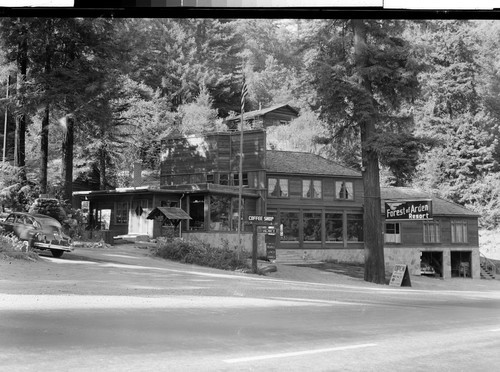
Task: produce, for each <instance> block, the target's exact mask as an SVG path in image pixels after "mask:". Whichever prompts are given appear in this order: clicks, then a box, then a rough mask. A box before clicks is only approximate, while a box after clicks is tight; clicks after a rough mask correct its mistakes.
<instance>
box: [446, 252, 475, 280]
mask: <svg viewBox="0 0 500 372" xmlns="http://www.w3.org/2000/svg"><path fill="white" fill-rule="evenodd" d="M471 267H472V252H471V251H455V252H451V277H452V278H458V277H461V278H472V273H471Z"/></svg>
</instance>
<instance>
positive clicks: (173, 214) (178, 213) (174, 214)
mask: <svg viewBox="0 0 500 372" xmlns="http://www.w3.org/2000/svg"><path fill="white" fill-rule="evenodd" d="M161 215H163V216H165V217H167V218H168V219H169V220H191V219H192V218H191V217H189V214H187V213H186V212H185V211H184V210H182V209H181V208H175V207H156V208H155V209H153V210H152V211H151V212H150V213H149V215H148V217H147V219H148V220H152V219H154V218H155V217H157V216H161Z"/></svg>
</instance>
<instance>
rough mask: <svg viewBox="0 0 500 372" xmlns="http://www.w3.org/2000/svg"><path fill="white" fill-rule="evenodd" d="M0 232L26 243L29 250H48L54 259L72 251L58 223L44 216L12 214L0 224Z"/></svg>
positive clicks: (70, 243)
mask: <svg viewBox="0 0 500 372" xmlns="http://www.w3.org/2000/svg"><path fill="white" fill-rule="evenodd" d="M0 231H1V232H2V233H3V234H9V233H11V234H14V235H15V236H17V237H18V238H19V239H20V240H24V241H26V242H27V244H28V246H29V247H30V248H35V249H41V250H50V252H51V253H52V255H53V256H54V257H61V256H62V254H63V253H64V252H71V251H72V250H73V249H74V247H73V242H72V240H71V238H70V237H69V236H67V235H66V234H64V232H63V231H62V226H61V224H60V223H59V221H57V220H56V219H55V218H52V217H50V216H46V215H44V214H31V213H24V212H13V213H11V214H9V215H8V216H7V218H6V219H5V221H1V222H0Z"/></svg>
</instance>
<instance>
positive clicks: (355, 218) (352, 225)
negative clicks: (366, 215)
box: [347, 214, 363, 242]
mask: <svg viewBox="0 0 500 372" xmlns="http://www.w3.org/2000/svg"><path fill="white" fill-rule="evenodd" d="M347 241H348V242H362V241H363V215H362V214H348V215H347Z"/></svg>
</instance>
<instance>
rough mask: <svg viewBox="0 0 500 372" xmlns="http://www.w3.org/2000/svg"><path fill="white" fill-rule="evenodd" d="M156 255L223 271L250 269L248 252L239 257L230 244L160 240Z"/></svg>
mask: <svg viewBox="0 0 500 372" xmlns="http://www.w3.org/2000/svg"><path fill="white" fill-rule="evenodd" d="M154 254H155V255H156V256H158V257H162V258H165V259H169V260H172V261H178V262H183V263H188V264H195V265H200V266H207V267H213V268H216V269H222V270H238V269H248V267H249V266H248V264H247V260H246V258H247V256H248V254H247V253H246V252H242V253H241V254H240V255H238V252H236V250H235V249H231V248H230V247H229V246H228V244H224V246H222V247H212V246H211V245H210V244H206V243H203V242H199V241H194V242H193V241H185V240H183V239H174V240H170V239H164V238H159V239H158V242H157V244H156V249H155V251H154Z"/></svg>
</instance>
